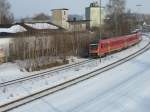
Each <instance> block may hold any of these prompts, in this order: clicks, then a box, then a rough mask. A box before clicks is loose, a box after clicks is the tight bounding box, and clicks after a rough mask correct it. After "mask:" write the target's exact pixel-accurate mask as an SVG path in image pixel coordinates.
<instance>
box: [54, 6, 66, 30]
mask: <svg viewBox="0 0 150 112" xmlns="http://www.w3.org/2000/svg"><path fill="white" fill-rule="evenodd" d="M67 21H68V9H66V8H63V9H53V10H52V23H54V24H56V25H58V26H61V27H63V28H65V29H69V23H68V22H67Z"/></svg>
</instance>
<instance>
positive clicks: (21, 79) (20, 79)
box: [0, 59, 94, 87]
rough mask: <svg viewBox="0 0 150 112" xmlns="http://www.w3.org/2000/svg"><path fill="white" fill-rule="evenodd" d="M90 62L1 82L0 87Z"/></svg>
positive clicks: (87, 61) (88, 61) (86, 61)
mask: <svg viewBox="0 0 150 112" xmlns="http://www.w3.org/2000/svg"><path fill="white" fill-rule="evenodd" d="M92 61H94V60H93V59H91V60H89V59H88V60H85V61H82V62H79V63H75V64H71V65H66V66H64V67H60V68H56V69H53V70H50V71H46V72H42V73H38V74H34V75H31V76H27V77H22V78H18V79H14V80H11V81H7V82H3V83H0V87H5V86H9V85H13V84H16V83H20V82H24V81H27V80H31V79H36V78H39V77H42V76H47V75H50V74H52V73H55V72H58V71H63V70H66V69H70V68H73V67H76V66H79V65H83V64H86V63H90V62H92Z"/></svg>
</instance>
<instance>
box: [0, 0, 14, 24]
mask: <svg viewBox="0 0 150 112" xmlns="http://www.w3.org/2000/svg"><path fill="white" fill-rule="evenodd" d="M13 20H14V17H13V14H12V13H11V12H10V4H9V2H8V1H7V0H0V24H10V23H12V22H13Z"/></svg>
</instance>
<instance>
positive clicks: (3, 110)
mask: <svg viewBox="0 0 150 112" xmlns="http://www.w3.org/2000/svg"><path fill="white" fill-rule="evenodd" d="M149 49H150V42H149V43H148V44H147V45H146V46H145V47H144V48H142V49H141V50H139V51H137V52H135V53H133V54H131V55H129V56H127V57H125V58H123V59H120V60H118V61H116V62H114V63H112V64H110V65H107V66H105V67H102V68H100V69H97V70H95V71H92V72H90V73H88V74H85V75H83V76H80V77H77V78H75V79H72V80H70V81H67V82H64V83H62V84H59V85H57V86H54V87H51V88H48V89H46V90H42V91H40V92H37V93H35V94H32V95H29V96H26V97H24V98H20V99H18V100H16V101H12V102H10V103H8V104H4V105H1V106H0V112H6V111H10V110H12V109H15V108H17V107H19V106H21V105H24V104H26V103H29V102H32V101H34V100H37V99H40V98H42V97H44V96H47V95H50V94H52V93H55V92H57V91H60V90H62V89H65V88H67V87H70V86H73V85H75V84H77V83H80V82H82V81H85V80H87V79H90V78H92V77H95V76H97V75H100V74H101V73H103V72H106V71H107V70H110V69H113V68H115V67H117V66H119V65H121V64H123V63H125V62H127V61H129V60H131V59H133V58H135V57H137V56H139V55H140V54H142V53H144V52H146V51H147V50H149Z"/></svg>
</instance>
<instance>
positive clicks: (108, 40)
mask: <svg viewBox="0 0 150 112" xmlns="http://www.w3.org/2000/svg"><path fill="white" fill-rule="evenodd" d="M136 34H137V33H134V34H132V35H136ZM130 35H131V34H130ZM130 35H124V36H117V37H111V38H109V39H105V40H100V42H101V43H105V42H110V41H116V40H122V39H125V38H129V36H130Z"/></svg>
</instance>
